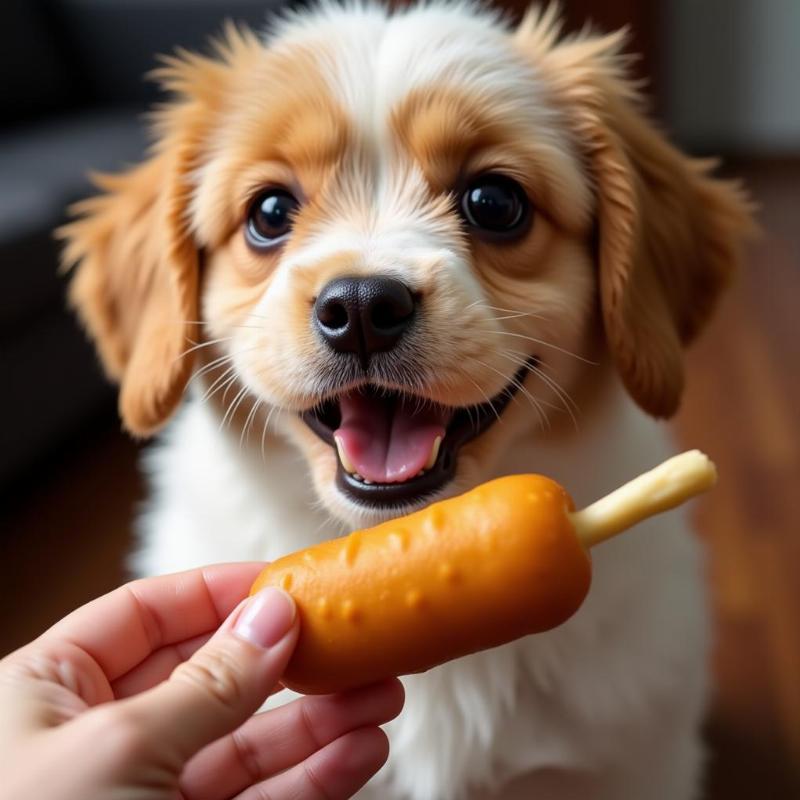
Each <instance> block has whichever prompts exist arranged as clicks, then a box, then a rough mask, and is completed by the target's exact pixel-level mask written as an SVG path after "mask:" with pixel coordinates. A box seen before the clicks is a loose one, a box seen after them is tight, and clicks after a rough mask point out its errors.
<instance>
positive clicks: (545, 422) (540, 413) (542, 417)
mask: <svg viewBox="0 0 800 800" xmlns="http://www.w3.org/2000/svg"><path fill="white" fill-rule="evenodd" d="M475 361H476V363H478V364H480V365H481V366H484V367H486V368H487V369H490V370H492V372H494V373H496V374H497V375H499V376H500V377H501V378H503V380H504V381H505V383H506V385H508V384H509V383H510V384H511V385H512V386H515V387H516V388H517V389H518V390H519V391H520V392H522V394H524V395H525V397H527V398H528V400H529V401H530V402H531V404H532V405H533V407H534V408H535V409H536V413H537V414H538V416H539V419H540V421H541V422H542V424H543V425H546V426H547V427H548V428H549V427H550V420H549V418H548V417H547V414H545V413H544V411H542V407H541V406H540V405H539V402H538V400H537V399H536V398H535V397H534V396H533V395H532V394H531V393H530V392H529V391H528V390H527V389H526V388H525V386H524V385H523V383H522V381H519V380H517V379H516V378H514V377H511V378H509V376H508V375H506V374H505V373H503V372H501V371H500V370H499V369H495V367H493V366H492V365H491V364H486V363H485V362H483V361H479V360H478V359H475ZM511 399H512V400H516V396H514V397H512V398H511Z"/></svg>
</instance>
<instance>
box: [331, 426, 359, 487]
mask: <svg viewBox="0 0 800 800" xmlns="http://www.w3.org/2000/svg"><path fill="white" fill-rule="evenodd" d="M333 438H334V439H335V440H336V452H337V453H339V461H341V462H342V466H343V467H344V469H345V472H349V473H350V474H351V475H352V474H354V473H355V471H356V468H355V467H354V466H353V462H352V461H350V459H349V458H348V457H347V453H345V452H344V445H343V444H342V440H341V439H340V438H339V437H338V436H334V437H333ZM356 477H358V476H356Z"/></svg>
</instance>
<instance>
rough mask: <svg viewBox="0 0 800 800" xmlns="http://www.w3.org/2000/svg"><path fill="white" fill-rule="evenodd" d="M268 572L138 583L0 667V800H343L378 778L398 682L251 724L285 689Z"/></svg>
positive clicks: (310, 702)
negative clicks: (258, 584) (265, 584)
mask: <svg viewBox="0 0 800 800" xmlns="http://www.w3.org/2000/svg"><path fill="white" fill-rule="evenodd" d="M262 567H263V564H225V565H219V566H213V567H206V568H203V569H197V570H191V571H189V572H183V573H179V574H176V575H168V576H164V577H159V578H149V579H145V580H139V581H134V582H133V583H129V584H126V585H125V586H122V587H120V588H119V589H116V590H115V591H113V592H111V593H110V594H107V595H105V596H103V597H100V598H99V599H97V600H95V601H93V602H91V603H89V604H88V605H86V606H83V607H82V608H79V609H78V610H77V611H75V612H73V613H72V614H70V615H69V616H67V617H65V618H64V619H63V620H61V621H60V622H58V623H57V624H56V625H54V626H53V627H52V628H50V629H49V630H48V631H46V632H45V633H44V634H42V635H41V636H40V637H39V638H38V639H36V640H35V641H33V642H32V643H31V644H29V645H27V646H25V647H23V648H21V649H20V650H17V651H16V652H14V653H11V654H10V655H9V656H7V657H6V658H5V659H3V660H2V661H0V708H2V711H3V713H2V714H1V715H0V776H2V780H0V800H11V798H13V800H33V799H34V798H41V797H47V798H48V800H85V798H87V797H91V798H93V800H112V799H113V800H120V799H121V798H125V799H126V800H127V799H128V798H131V800H132V799H133V798H137V800H138V798H146V799H147V800H223V798H236V800H289V798H291V800H339V799H340V798H348V797H351V796H352V795H353V794H354V793H355V792H356V791H358V789H359V788H360V787H361V786H363V784H364V783H366V781H367V780H368V779H369V778H370V777H371V776H372V775H373V774H374V773H375V772H377V770H378V769H380V767H381V766H382V765H383V763H384V762H385V760H386V758H387V756H388V742H387V739H386V736H385V734H384V733H383V732H382V731H381V730H380V728H379V727H378V726H379V725H380V724H382V723H384V722H387V721H389V720H390V719H392V718H393V717H395V716H396V715H397V714H398V713H399V712H400V709H401V707H402V704H403V690H402V687H401V685H400V683H399V681H396V680H391V681H387V682H384V683H381V684H376V685H374V686H370V687H365V688H363V689H359V690H356V691H352V692H347V693H344V694H340V695H327V696H318V697H304V698H301V699H299V700H295V701H293V702H291V703H289V704H287V705H285V706H282V707H280V708H278V709H275V710H272V711H268V712H264V713H258V714H255V716H253V714H254V713H255V712H256V711H257V710H258V708H259V707H260V706H261V704H262V703H263V702H264V700H265V699H266V698H267V697H268V696H269V695H270V694H271V693H272V692H274V691H276V690H278V689H279V681H280V676H281V674H282V672H283V670H284V668H285V666H286V664H287V662H288V660H289V658H290V656H291V654H292V652H293V649H294V647H295V644H296V641H297V635H298V630H299V626H298V621H297V615H296V613H295V608H294V603H293V601H292V600H291V598H290V597H289V596H288V595H286V594H284V593H283V592H280V591H278V590H276V589H265V590H262V591H261V592H259V593H258V594H257V595H255V596H254V597H253V598H251V599H250V600H245V599H243V598H245V597H246V595H247V592H248V589H249V587H250V585H251V584H252V582H253V580H254V579H255V577H256V575H257V574H258V572H259V571H260V569H261V568H262Z"/></svg>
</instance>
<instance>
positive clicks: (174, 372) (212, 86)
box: [59, 26, 260, 436]
mask: <svg viewBox="0 0 800 800" xmlns="http://www.w3.org/2000/svg"><path fill="white" fill-rule="evenodd" d="M259 48H260V46H259V44H258V42H257V40H256V39H255V37H254V36H253V35H252V34H250V33H249V32H246V31H239V30H237V29H236V28H234V27H233V26H229V27H228V29H227V31H226V34H225V39H224V40H223V41H222V42H219V43H218V44H217V46H216V52H217V55H218V56H220V58H219V59H216V60H215V59H212V58H205V57H202V56H197V55H193V54H188V53H181V54H180V55H179V56H178V57H175V58H169V59H165V61H166V66H165V67H164V68H163V69H160V70H157V71H156V73H155V74H156V75H157V77H158V78H160V79H161V81H162V83H163V85H164V87H165V88H166V89H168V90H170V91H172V92H173V93H175V94H176V95H177V98H176V99H175V100H173V101H172V102H171V103H170V104H169V105H167V106H166V107H164V108H163V109H162V110H161V111H159V112H158V114H156V116H155V119H156V135H157V141H156V144H155V147H154V151H153V155H152V156H151V158H150V159H149V160H148V161H146V162H144V163H143V164H141V165H140V166H138V167H135V168H134V169H132V170H130V171H128V172H126V173H123V174H121V175H115V176H101V177H99V178H97V179H96V183H97V184H98V186H99V187H100V188H101V189H103V190H105V192H106V193H105V194H103V195H100V196H98V197H94V198H91V199H89V200H86V201H84V202H82V203H78V204H77V205H76V206H75V207H74V209H73V212H74V213H75V214H77V215H79V217H80V218H79V219H78V220H77V221H75V222H72V223H71V224H69V225H66V226H64V227H63V228H62V229H61V230H60V231H59V235H60V236H61V237H62V238H63V239H65V240H66V242H67V246H66V248H65V250H64V256H63V261H64V264H65V266H67V267H72V266H75V267H76V269H75V276H74V278H73V280H72V283H71V286H70V302H71V304H72V305H73V307H74V308H75V309H76V310H77V312H78V314H79V316H80V317H81V319H82V320H83V323H84V324H85V326H86V328H87V330H88V332H89V334H90V335H91V336H92V338H93V339H94V340H95V343H96V344H97V348H98V351H99V353H100V357H101V360H102V362H103V365H104V367H105V369H106V372H107V373H108V375H109V376H110V377H111V378H112V379H114V380H116V381H119V383H120V399H119V406H120V414H121V416H122V419H123V422H124V424H125V426H126V427H127V428H128V429H129V430H130V431H131V432H132V433H134V434H137V435H142V436H146V435H149V434H151V433H153V432H155V431H156V430H157V429H158V428H159V427H160V426H161V425H163V423H164V422H165V421H166V420H167V418H168V417H169V416H170V414H171V413H172V412H173V411H174V409H175V407H176V406H177V404H178V402H179V401H180V399H181V396H182V394H183V390H184V389H185V387H186V383H187V381H188V379H189V376H190V375H191V372H192V364H193V359H192V354H191V352H187V350H190V349H191V341H192V339H193V338H194V337H196V336H197V333H198V327H197V326H196V325H195V324H193V323H195V322H196V321H197V319H198V253H197V249H196V247H195V245H194V243H193V241H192V236H191V232H190V230H189V220H188V210H189V207H190V201H191V195H192V189H193V186H192V174H193V171H194V170H196V168H197V166H198V164H197V158H198V154H199V153H200V152H201V149H202V145H203V142H204V141H205V138H206V132H207V129H208V126H209V125H210V124H211V121H212V119H213V117H214V114H215V112H216V111H217V109H218V106H219V105H220V104H221V102H222V101H223V98H224V95H225V87H226V86H227V81H226V77H227V74H228V72H229V71H230V68H231V67H233V66H234V62H236V61H238V60H240V59H241V58H243V57H246V56H248V55H250V56H252V55H253V54H254V53H256V52H257V51H258V50H259Z"/></svg>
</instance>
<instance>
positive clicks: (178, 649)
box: [111, 633, 213, 700]
mask: <svg viewBox="0 0 800 800" xmlns="http://www.w3.org/2000/svg"><path fill="white" fill-rule="evenodd" d="M212 636H213V633H203V634H201V635H200V636H195V637H194V638H192V639H187V640H186V641H184V642H178V643H177V644H168V645H166V646H165V647H162V648H161V649H160V650H156V652H155V653H152V654H151V655H149V656H148V657H147V658H146V659H145V660H144V661H142V663H141V664H137V665H136V666H135V667H134V668H133V669H131V670H129V671H128V672H126V673H125V674H124V675H122V676H121V677H119V678H117V680H115V681H114V682H113V683H112V684H111V688H112V690H113V692H114V697H115V698H116V699H117V700H122V699H124V698H126V697H132V696H133V695H135V694H139V693H140V692H144V691H146V690H147V689H152V688H153V687H154V686H157V685H158V684H159V683H161V682H162V681H165V680H167V678H169V676H170V675H171V674H172V672H173V671H174V670H175V669H176V667H177V666H178V665H179V664H182V663H183V662H184V661H186V660H187V659H189V658H191V657H192V656H193V655H194V654H195V653H196V652H197V651H198V650H199V649H200V648H201V647H202V646H203V645H204V644H205V643H206V642H207V641H208V640H209V639H210V638H211V637H212Z"/></svg>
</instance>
